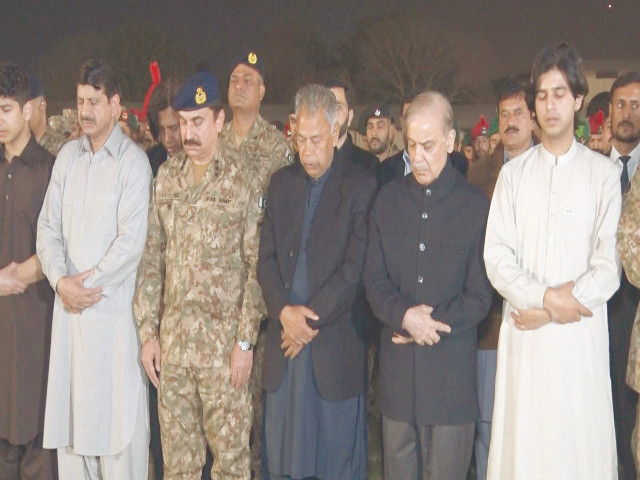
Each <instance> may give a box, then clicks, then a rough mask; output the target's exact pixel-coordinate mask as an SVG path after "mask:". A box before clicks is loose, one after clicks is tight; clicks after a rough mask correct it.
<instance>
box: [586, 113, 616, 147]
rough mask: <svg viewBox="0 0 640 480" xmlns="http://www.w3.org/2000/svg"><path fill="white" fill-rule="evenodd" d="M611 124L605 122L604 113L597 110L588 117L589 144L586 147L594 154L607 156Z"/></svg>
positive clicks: (609, 145)
mask: <svg viewBox="0 0 640 480" xmlns="http://www.w3.org/2000/svg"><path fill="white" fill-rule="evenodd" d="M610 125H611V122H607V120H605V116H604V111H603V110H598V111H597V112H596V113H594V114H593V115H591V116H590V117H589V129H590V135H589V142H588V144H587V146H588V147H589V148H590V149H591V150H593V151H594V152H598V153H602V154H603V155H609V152H611V126H610Z"/></svg>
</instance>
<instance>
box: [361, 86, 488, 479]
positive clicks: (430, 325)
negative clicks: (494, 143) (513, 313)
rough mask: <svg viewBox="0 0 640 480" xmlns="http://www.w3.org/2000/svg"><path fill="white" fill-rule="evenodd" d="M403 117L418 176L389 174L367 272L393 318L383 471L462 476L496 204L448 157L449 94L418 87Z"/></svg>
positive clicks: (387, 340) (384, 396) (387, 319)
mask: <svg viewBox="0 0 640 480" xmlns="http://www.w3.org/2000/svg"><path fill="white" fill-rule="evenodd" d="M404 123H405V126H406V139H407V151H408V153H409V158H410V161H411V171H412V175H407V176H406V177H404V178H402V179H399V180H397V181H394V182H390V183H388V184H387V185H386V186H385V187H384V188H383V189H382V190H381V191H380V193H379V194H378V197H377V198H376V200H375V202H374V206H373V209H372V212H371V218H370V226H369V242H368V245H367V257H366V265H365V273H364V282H365V288H366V292H367V297H368V298H369V301H370V302H371V306H372V308H373V311H374V313H375V315H376V317H377V318H379V319H380V320H381V321H382V322H383V324H384V327H383V332H382V337H381V342H380V343H381V346H380V370H381V388H380V402H379V403H380V408H381V410H382V414H383V443H384V464H385V478H394V479H396V478H398V479H405V478H406V479H409V478H419V477H420V475H419V472H420V471H422V476H423V477H424V478H429V479H432V480H433V479H443V480H444V479H446V480H457V479H460V480H462V479H464V478H466V473H467V469H468V467H469V462H470V459H471V451H472V448H473V436H474V422H475V420H476V417H477V410H478V400H477V393H476V325H477V324H478V322H480V321H481V320H482V319H483V318H484V317H485V315H486V314H487V312H488V310H489V306H490V305H491V297H492V295H491V289H490V286H489V282H488V280H487V277H486V273H485V269H484V263H483V261H482V245H483V239H484V232H485V225H486V219H487V213H488V209H489V202H488V200H487V199H486V197H485V196H484V195H483V193H482V192H481V191H480V190H479V189H478V188H476V187H473V186H471V185H470V184H468V183H467V182H466V180H465V179H464V178H463V177H462V176H461V175H460V174H459V173H458V172H456V171H455V169H454V167H453V165H452V164H451V162H450V161H449V159H448V154H449V153H451V151H452V150H453V144H454V139H455V130H454V129H453V128H452V124H453V112H452V110H451V106H450V104H449V102H448V101H447V100H446V98H445V97H444V96H442V95H441V94H439V93H437V92H425V93H422V94H420V95H418V96H417V97H416V98H415V99H414V100H413V101H412V102H411V105H410V106H409V108H408V109H407V111H406V113H405V122H404ZM407 445H410V446H409V447H408V446H407ZM411 445H412V446H411ZM418 452H420V453H418Z"/></svg>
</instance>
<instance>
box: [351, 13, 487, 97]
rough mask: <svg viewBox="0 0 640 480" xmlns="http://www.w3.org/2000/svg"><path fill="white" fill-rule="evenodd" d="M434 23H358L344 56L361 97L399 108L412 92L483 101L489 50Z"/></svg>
mask: <svg viewBox="0 0 640 480" xmlns="http://www.w3.org/2000/svg"><path fill="white" fill-rule="evenodd" d="M433 20H435V19H433ZM433 20H428V19H425V18H422V17H416V16H415V15H408V14H387V15H384V16H382V17H379V18H377V19H375V20H373V21H369V22H363V23H360V25H359V26H358V28H356V30H355V32H354V34H353V36H352V38H351V39H349V41H348V42H347V43H346V44H345V45H344V47H343V52H344V57H345V59H346V61H347V65H348V67H349V70H350V73H351V77H352V78H353V81H354V83H355V85H356V86H357V88H358V91H359V92H360V95H361V97H364V98H365V99H367V100H369V101H370V100H373V99H376V100H386V101H390V102H394V103H401V102H402V100H403V99H404V98H405V96H406V95H407V94H408V93H410V92H412V91H415V90H416V89H420V90H423V89H436V90H440V91H442V92H443V93H445V94H446V95H447V96H448V97H449V99H450V100H451V101H452V102H453V103H462V102H468V101H470V100H474V101H478V100H483V99H484V98H485V97H486V96H487V93H488V91H487V85H488V78H489V77H488V76H487V75H486V74H485V75H483V74H481V72H482V71H486V70H487V69H486V64H487V62H489V63H491V56H490V54H489V49H488V48H485V47H484V46H483V42H481V41H478V40H476V39H474V38H471V37H470V36H469V35H467V34H465V33H464V32H460V31H457V30H450V29H443V28H441V27H439V26H438V25H436V24H435V22H434V21H433Z"/></svg>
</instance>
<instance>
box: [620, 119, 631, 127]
mask: <svg viewBox="0 0 640 480" xmlns="http://www.w3.org/2000/svg"><path fill="white" fill-rule="evenodd" d="M623 125H626V126H627V127H629V128H633V123H631V122H630V121H629V120H622V121H621V122H620V123H619V124H618V128H620V127H622V126H623Z"/></svg>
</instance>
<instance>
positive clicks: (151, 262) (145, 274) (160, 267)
mask: <svg viewBox="0 0 640 480" xmlns="http://www.w3.org/2000/svg"><path fill="white" fill-rule="evenodd" d="M166 243H167V239H166V234H165V231H164V228H163V226H162V223H161V221H160V216H159V214H158V204H157V202H156V189H155V187H154V189H153V192H152V194H151V201H150V202H149V219H148V223H147V240H146V245H145V248H144V254H143V255H142V260H141V261H140V266H139V267H138V277H137V288H136V296H135V300H134V305H133V311H134V314H135V318H136V322H137V323H138V329H139V331H140V341H141V343H142V344H143V345H144V344H145V343H146V342H149V341H154V340H158V338H159V337H158V326H159V324H160V303H161V301H162V291H163V288H162V286H163V285H164V281H165V278H166V277H165V265H166V264H165V248H166Z"/></svg>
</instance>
